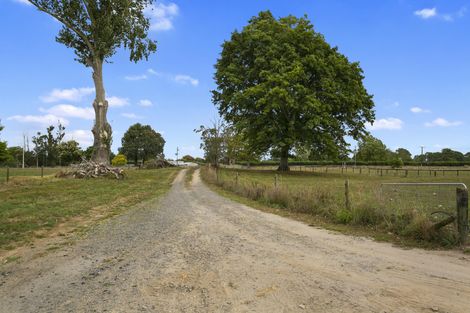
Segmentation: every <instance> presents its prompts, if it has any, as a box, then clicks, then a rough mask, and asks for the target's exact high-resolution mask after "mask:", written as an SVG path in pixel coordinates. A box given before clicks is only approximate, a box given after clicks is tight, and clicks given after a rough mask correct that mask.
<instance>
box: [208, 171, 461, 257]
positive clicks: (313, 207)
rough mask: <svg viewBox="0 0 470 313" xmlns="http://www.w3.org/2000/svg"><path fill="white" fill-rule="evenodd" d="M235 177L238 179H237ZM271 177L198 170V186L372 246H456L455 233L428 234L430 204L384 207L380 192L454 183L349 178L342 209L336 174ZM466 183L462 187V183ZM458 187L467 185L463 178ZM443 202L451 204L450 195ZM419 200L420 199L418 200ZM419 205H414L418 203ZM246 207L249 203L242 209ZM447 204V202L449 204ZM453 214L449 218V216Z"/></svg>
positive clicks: (340, 183) (341, 185) (342, 189)
mask: <svg viewBox="0 0 470 313" xmlns="http://www.w3.org/2000/svg"><path fill="white" fill-rule="evenodd" d="M237 173H238V174H237ZM276 174H279V173H276V172H274V171H265V170H263V171H254V170H232V169H220V170H219V174H218V176H219V179H218V180H217V175H216V173H215V171H214V170H212V169H209V168H207V167H205V168H202V169H201V176H202V178H203V180H204V181H205V182H206V183H208V184H210V185H211V186H213V187H214V186H216V187H217V188H216V189H217V191H218V192H221V191H222V190H223V192H224V195H226V196H227V195H228V196H229V197H230V198H232V199H234V200H237V201H240V202H243V203H246V204H249V205H251V206H255V207H256V208H258V209H261V210H263V211H267V212H271V213H275V214H278V215H282V216H288V217H291V218H294V219H297V220H301V221H304V222H306V223H308V224H311V225H315V226H321V227H324V228H327V229H334V230H338V231H341V232H344V233H348V234H358V235H366V236H367V235H368V236H371V237H373V238H375V239H377V240H382V241H389V242H394V243H397V244H401V245H406V246H420V247H424V248H438V247H452V246H455V245H456V244H457V234H456V231H455V227H453V225H449V226H446V227H443V228H441V229H439V230H434V229H433V227H432V225H433V223H434V222H436V220H435V219H436V217H435V216H431V215H430V212H431V211H433V210H434V208H433V207H432V206H433V205H435V204H436V203H434V202H433V201H434V200H433V199H431V200H429V201H428V202H426V201H424V202H423V203H417V201H414V200H416V199H414V198H412V200H413V201H411V202H397V203H393V205H390V203H389V199H388V197H389V195H388V194H384V193H383V192H382V189H381V183H383V182H402V181H404V182H410V181H413V182H418V181H419V182H426V181H428V182H429V181H430V180H431V179H433V180H432V181H433V182H436V181H438V182H444V181H452V182H455V181H456V180H455V178H449V177H447V178H445V177H444V178H434V177H433V178H424V177H423V178H420V179H419V180H418V178H416V177H414V178H402V177H373V176H371V177H369V176H364V175H351V176H350V177H348V178H349V182H350V188H349V193H350V206H349V208H348V207H347V206H346V204H345V186H344V185H345V179H346V177H344V176H342V175H340V174H324V173H315V174H313V173H305V172H303V173H301V172H290V173H283V174H282V175H278V177H277V179H276V178H275V175H276ZM465 180H467V181H465ZM463 182H464V183H465V182H466V183H469V182H470V181H469V179H468V178H465V179H464V181H463ZM442 193H443V194H447V193H448V194H449V199H444V200H446V201H447V200H449V201H455V190H454V191H453V192H452V191H449V192H442ZM420 199H421V198H420ZM418 200H419V199H418ZM246 201H249V203H247V202H246ZM452 203H453V202H452ZM452 213H455V212H452Z"/></svg>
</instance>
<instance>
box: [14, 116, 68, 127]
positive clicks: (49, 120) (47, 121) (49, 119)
mask: <svg viewBox="0 0 470 313" xmlns="http://www.w3.org/2000/svg"><path fill="white" fill-rule="evenodd" d="M7 120H10V121H16V122H20V123H26V124H35V125H41V126H46V127H47V126H49V125H56V124H57V123H58V122H60V123H61V124H62V125H64V126H67V125H68V124H69V121H68V120H67V119H65V118H63V117H60V116H57V115H54V114H46V115H14V116H10V117H9V118H7Z"/></svg>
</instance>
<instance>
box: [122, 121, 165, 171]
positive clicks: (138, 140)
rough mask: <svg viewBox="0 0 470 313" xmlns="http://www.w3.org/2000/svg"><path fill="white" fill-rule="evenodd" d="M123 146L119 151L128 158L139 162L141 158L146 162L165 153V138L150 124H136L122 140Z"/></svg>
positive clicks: (135, 162)
mask: <svg viewBox="0 0 470 313" xmlns="http://www.w3.org/2000/svg"><path fill="white" fill-rule="evenodd" d="M121 143H122V147H121V148H120V149H119V153H121V154H124V155H125V156H126V157H127V159H128V160H133V161H134V164H137V163H138V161H139V160H142V161H143V162H145V161H146V160H148V159H151V158H156V157H157V156H158V155H160V154H162V153H163V147H164V146H165V140H164V139H163V137H162V136H161V135H160V133H157V132H156V131H155V130H153V129H152V127H150V126H149V125H142V124H140V123H137V124H134V125H132V126H131V127H129V129H128V130H127V131H126V133H125V134H124V136H123V137H122V140H121Z"/></svg>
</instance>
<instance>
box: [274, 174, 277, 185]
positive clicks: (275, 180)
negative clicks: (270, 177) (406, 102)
mask: <svg viewBox="0 0 470 313" xmlns="http://www.w3.org/2000/svg"><path fill="white" fill-rule="evenodd" d="M277 179H278V178H277V174H274V188H277Z"/></svg>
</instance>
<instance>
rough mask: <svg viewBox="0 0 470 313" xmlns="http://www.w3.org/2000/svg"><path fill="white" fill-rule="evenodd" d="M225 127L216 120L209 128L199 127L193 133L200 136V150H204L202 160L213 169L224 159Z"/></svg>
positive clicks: (221, 122)
mask: <svg viewBox="0 0 470 313" xmlns="http://www.w3.org/2000/svg"><path fill="white" fill-rule="evenodd" d="M226 127H227V126H226V125H225V124H224V123H223V121H220V120H216V121H213V122H212V125H211V126H204V125H201V126H200V127H199V128H198V129H195V130H194V131H195V132H196V133H199V134H200V135H201V146H200V147H201V149H202V150H204V158H205V160H206V162H208V163H209V164H210V165H212V166H214V167H218V166H219V163H220V162H221V161H222V160H223V159H224V158H225V157H226V154H227V147H226V140H225V139H226V137H225V136H224V132H225V129H226Z"/></svg>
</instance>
